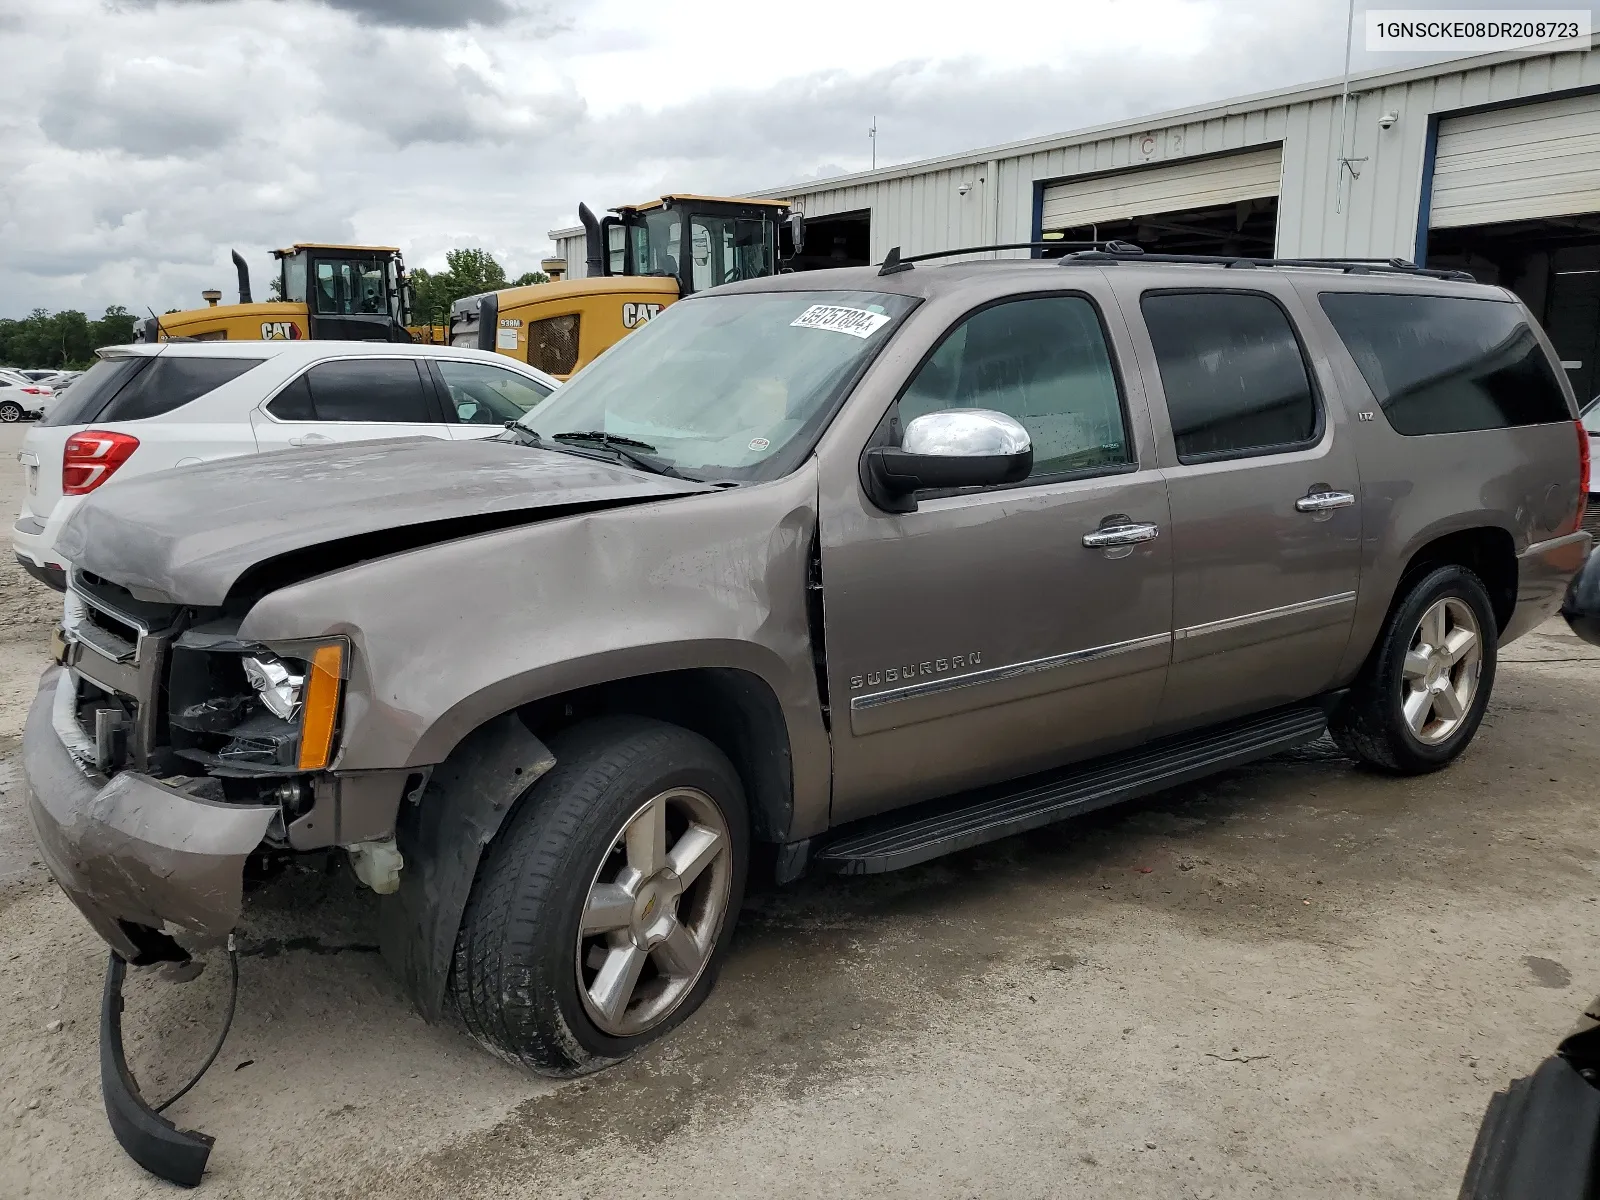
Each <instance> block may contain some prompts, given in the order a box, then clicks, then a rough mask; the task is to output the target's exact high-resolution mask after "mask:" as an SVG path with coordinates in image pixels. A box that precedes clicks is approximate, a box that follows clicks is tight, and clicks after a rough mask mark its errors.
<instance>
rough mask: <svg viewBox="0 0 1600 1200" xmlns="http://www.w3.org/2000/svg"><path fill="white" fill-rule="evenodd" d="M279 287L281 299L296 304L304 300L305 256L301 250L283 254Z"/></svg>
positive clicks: (302, 302)
mask: <svg viewBox="0 0 1600 1200" xmlns="http://www.w3.org/2000/svg"><path fill="white" fill-rule="evenodd" d="M281 288H282V291H283V299H285V300H290V301H293V302H294V303H296V304H304V303H305V302H306V256H305V253H304V252H303V251H302V252H301V253H299V254H289V255H285V256H284V259H283V282H282V284H281Z"/></svg>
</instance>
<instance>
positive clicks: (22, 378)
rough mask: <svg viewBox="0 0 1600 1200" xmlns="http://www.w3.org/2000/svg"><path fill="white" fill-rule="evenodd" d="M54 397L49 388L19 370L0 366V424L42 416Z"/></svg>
mask: <svg viewBox="0 0 1600 1200" xmlns="http://www.w3.org/2000/svg"><path fill="white" fill-rule="evenodd" d="M54 399H55V392H54V391H53V390H52V389H51V388H49V387H47V386H45V385H44V384H42V383H35V382H34V381H33V380H32V379H29V378H28V377H27V376H26V375H24V374H23V373H22V372H21V371H13V370H11V369H10V368H0V424H5V425H11V424H13V423H15V422H17V421H21V420H23V419H24V418H27V417H40V416H43V415H44V413H45V411H46V410H47V409H48V408H49V407H50V404H51V402H52V401H53V400H54Z"/></svg>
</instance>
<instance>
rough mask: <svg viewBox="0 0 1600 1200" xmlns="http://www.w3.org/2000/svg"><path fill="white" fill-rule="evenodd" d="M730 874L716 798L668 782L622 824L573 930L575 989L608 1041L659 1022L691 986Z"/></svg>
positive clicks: (722, 911) (722, 913)
mask: <svg viewBox="0 0 1600 1200" xmlns="http://www.w3.org/2000/svg"><path fill="white" fill-rule="evenodd" d="M732 879H733V854H732V839H731V837H730V835H729V833H728V824H727V821H726V819H725V818H724V817H723V815H722V810H721V809H720V808H718V807H717V804H716V801H714V800H712V798H711V797H710V796H708V795H706V793H704V792H702V791H700V790H698V789H696V788H687V787H681V788H671V789H669V790H667V791H665V792H662V793H660V794H659V795H657V796H653V797H651V798H650V799H649V800H647V801H646V802H645V803H644V804H642V805H641V806H640V807H639V808H638V809H637V810H636V811H635V812H634V814H633V815H632V816H631V817H629V818H628V819H627V821H625V822H624V823H623V826H622V828H621V829H620V830H619V831H618V833H617V835H616V837H615V838H614V839H612V842H611V846H610V848H609V849H608V850H607V851H606V853H605V856H604V857H603V858H602V859H601V861H600V866H599V869H598V870H596V871H595V874H594V879H593V880H592V881H591V882H590V884H589V893H588V896H587V898H586V901H585V904H584V911H583V919H582V922H581V924H580V926H579V930H578V946H577V973H578V995H579V996H580V997H581V998H582V1000H583V1007H584V1009H585V1011H586V1012H587V1013H588V1015H589V1019H590V1020H591V1021H593V1022H594V1023H595V1025H596V1026H597V1027H598V1028H599V1029H600V1030H601V1031H602V1032H604V1033H608V1034H610V1035H611V1036H613V1037H632V1036H634V1035H636V1034H640V1033H644V1032H646V1031H647V1030H649V1029H651V1028H653V1027H654V1026H656V1025H659V1024H660V1023H661V1022H662V1021H664V1020H666V1019H667V1018H668V1017H669V1016H671V1015H672V1013H673V1011H674V1010H675V1009H677V1007H678V1006H679V1005H680V1004H682V1003H683V1001H684V999H685V998H686V997H687V996H688V995H689V993H690V992H692V991H693V990H694V986H695V984H696V983H697V982H698V981H699V979H700V976H701V975H702V974H704V972H705V969H706V966H707V964H709V963H710V961H711V956H712V954H713V953H714V952H715V950H716V946H717V938H718V935H719V934H720V933H721V932H722V925H723V921H724V920H725V919H726V917H727V912H728V894H729V889H730V886H731V884H732Z"/></svg>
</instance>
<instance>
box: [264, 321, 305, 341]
mask: <svg viewBox="0 0 1600 1200" xmlns="http://www.w3.org/2000/svg"><path fill="white" fill-rule="evenodd" d="M261 340H262V341H263V342H294V341H299V340H300V326H298V325H296V324H295V323H294V322H293V321H263V322H261Z"/></svg>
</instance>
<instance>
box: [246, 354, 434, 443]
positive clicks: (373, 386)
mask: <svg viewBox="0 0 1600 1200" xmlns="http://www.w3.org/2000/svg"><path fill="white" fill-rule="evenodd" d="M250 420H251V424H252V425H253V426H254V428H255V434H256V441H257V443H258V444H259V445H260V447H261V449H262V450H263V451H265V450H282V449H285V448H287V447H290V446H316V445H326V444H327V443H330V442H356V441H370V440H374V439H377V438H395V437H435V438H449V436H450V433H449V429H448V427H447V426H446V425H445V423H444V420H443V417H442V414H441V413H440V412H439V410H438V407H437V404H436V402H435V399H434V394H433V384H432V381H431V380H430V379H429V378H428V377H427V376H426V375H425V374H424V372H423V365H422V364H421V363H420V362H418V361H417V360H416V359H414V358H405V357H400V356H397V355H384V356H382V357H377V356H374V357H371V358H340V359H334V360H333V361H331V362H321V363H317V364H316V365H315V366H313V367H311V368H310V369H309V370H307V371H305V372H303V373H301V374H300V375H298V376H296V377H295V378H294V379H291V380H290V381H289V382H288V383H287V384H286V385H284V387H283V388H282V389H280V390H279V391H278V392H277V393H276V394H275V395H273V396H272V397H271V398H269V399H268V400H267V401H266V402H265V403H264V404H263V405H262V406H261V407H260V408H258V409H257V410H256V411H255V412H254V413H252V414H251V418H250Z"/></svg>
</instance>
